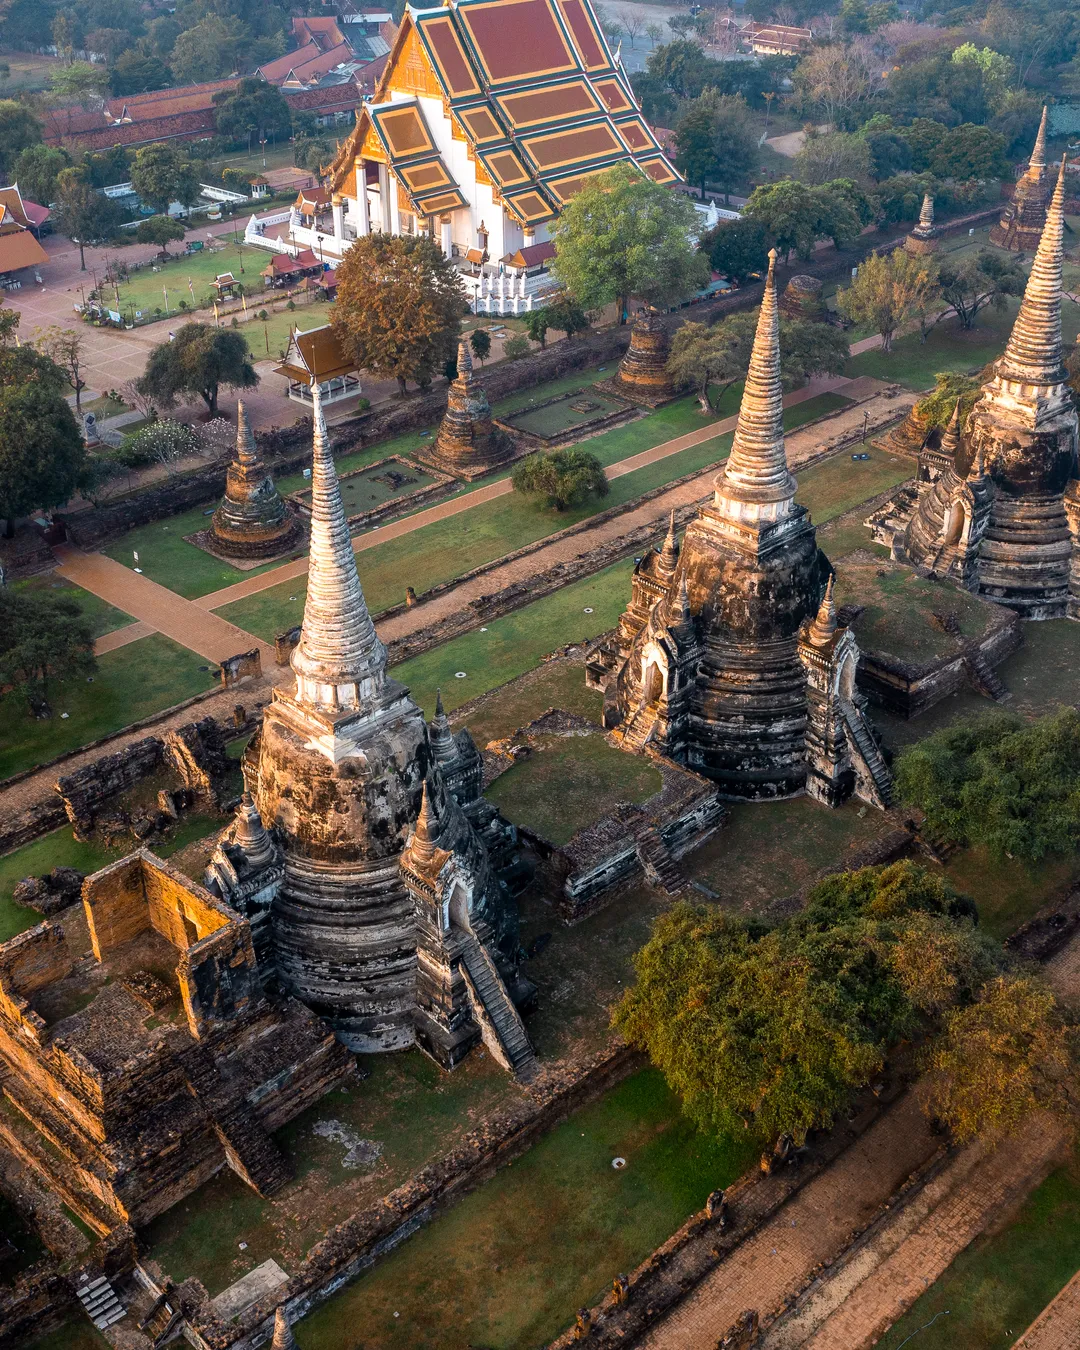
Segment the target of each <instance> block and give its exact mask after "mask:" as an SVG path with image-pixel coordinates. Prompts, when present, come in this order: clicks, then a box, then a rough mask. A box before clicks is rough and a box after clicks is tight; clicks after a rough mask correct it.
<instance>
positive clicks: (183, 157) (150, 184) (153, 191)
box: [131, 141, 200, 216]
mask: <svg viewBox="0 0 1080 1350" xmlns="http://www.w3.org/2000/svg"><path fill="white" fill-rule="evenodd" d="M131 185H132V187H133V188H134V189H135V191H136V192H137V193H138V194H139V198H140V200H142V201H144V202H145V203H146V204H147V206H152V207H153V208H154V210H155V211H156V212H157V213H158V215H161V216H163V215H166V214H167V213H168V210H169V205H170V203H172V202H179V203H180V204H181V206H191V204H192V203H193V202H195V201H196V200H197V199H198V196H199V190H200V189H199V175H198V174H197V172H196V171H195V166H194V164H192V162H191V160H190V159H189V158H188V156H187V154H186V153H185V151H184V150H183V149H182V148H181V147H180V146H179V145H170V144H166V143H165V142H164V141H157V142H155V143H154V144H153V145H145V146H143V148H142V149H141V150H138V151H136V153H135V159H134V162H133V163H132V165H131Z"/></svg>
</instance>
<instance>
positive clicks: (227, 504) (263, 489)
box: [208, 402, 301, 558]
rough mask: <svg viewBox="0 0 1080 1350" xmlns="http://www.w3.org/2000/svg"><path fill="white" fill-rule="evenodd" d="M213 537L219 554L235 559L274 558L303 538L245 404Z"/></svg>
mask: <svg viewBox="0 0 1080 1350" xmlns="http://www.w3.org/2000/svg"><path fill="white" fill-rule="evenodd" d="M208 533H209V536H210V542H211V544H212V547H213V550H214V552H215V553H224V554H225V555H226V556H228V557H230V558H272V557H275V556H276V555H277V554H279V553H284V552H285V551H286V550H287V549H290V548H291V547H292V546H293V544H295V543H296V542H297V541H298V540H299V538H300V535H301V527H300V519H299V517H298V516H297V515H296V514H295V512H292V511H290V510H289V507H288V506H287V505H286V503H285V501H284V500H283V498H282V496H281V493H280V492H278V490H277V488H276V487H275V486H274V480H273V478H272V477H271V476H270V471H269V469H268V468H267V467H266V464H265V463H264V461H263V459H262V457H261V456H260V454H259V452H258V449H257V448H256V446H255V437H254V436H253V435H252V433H251V424H250V423H249V422H248V416H247V409H246V408H245V407H244V405H243V403H242V402H240V403H238V404H237V405H236V454H235V456H234V457H233V461H232V463H231V464H230V465H229V468H228V472H227V473H226V476H225V496H224V497H223V499H222V501H221V505H220V506H219V507H218V509H217V510H216V511H215V512H214V514H213V516H212V517H211V519H210V529H209V531H208Z"/></svg>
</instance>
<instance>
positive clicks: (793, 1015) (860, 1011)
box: [614, 862, 997, 1141]
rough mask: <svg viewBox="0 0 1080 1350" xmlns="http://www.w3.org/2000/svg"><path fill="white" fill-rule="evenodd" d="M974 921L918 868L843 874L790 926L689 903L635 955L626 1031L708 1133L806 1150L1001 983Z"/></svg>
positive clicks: (622, 1010) (622, 1027) (623, 1021)
mask: <svg viewBox="0 0 1080 1350" xmlns="http://www.w3.org/2000/svg"><path fill="white" fill-rule="evenodd" d="M973 913H974V906H973V905H972V904H971V903H970V901H965V900H964V899H963V898H962V897H959V896H957V895H956V894H955V893H954V892H953V891H952V890H951V888H950V887H949V886H948V884H947V883H946V882H945V881H944V880H943V879H942V878H941V877H940V876H939V875H938V874H936V873H931V872H928V871H926V870H925V869H924V868H921V867H918V866H916V865H915V864H913V863H910V862H901V863H896V864H893V866H891V867H886V868H865V869H863V870H861V871H858V872H849V873H842V874H840V875H838V876H835V877H830V878H828V879H827V880H826V881H824V882H822V883H820V884H819V885H818V886H816V887H815V888H814V890H813V891H812V892H811V895H810V898H809V901H808V904H807V906H806V908H805V909H804V910H803V911H802V912H801V913H800V914H798V915H796V916H795V917H794V918H792V919H790V920H788V921H787V922H784V923H781V924H779V925H777V926H776V927H769V926H767V925H765V924H763V923H761V922H760V921H758V920H756V919H752V918H746V917H744V916H742V915H739V914H734V913H732V912H731V911H730V910H727V909H724V908H721V907H720V906H707V905H690V904H686V903H681V904H678V905H676V906H675V907H674V908H673V909H672V910H671V911H669V912H668V913H667V914H665V915H662V916H661V917H660V918H659V919H658V920H657V921H656V923H655V925H654V928H653V935H652V937H651V939H650V940H649V942H648V943H647V944H646V946H645V947H644V948H642V950H641V951H640V952H639V953H638V954H637V956H636V957H635V959H634V970H635V973H636V976H637V982H636V984H635V986H634V987H633V988H632V989H630V990H628V991H627V992H626V993H625V994H624V996H623V998H622V1000H621V1002H620V1003H619V1005H618V1007H617V1008H616V1010H615V1014H614V1023H615V1026H616V1027H617V1028H618V1030H619V1031H621V1032H622V1034H623V1035H624V1036H625V1037H626V1038H627V1040H628V1041H630V1043H631V1044H632V1045H635V1046H638V1047H640V1048H641V1049H644V1050H646V1051H648V1054H649V1056H650V1058H651V1059H652V1061H653V1063H654V1064H656V1065H657V1067H658V1068H660V1069H661V1070H662V1072H663V1073H664V1076H665V1077H666V1078H667V1080H668V1083H669V1084H670V1085H671V1087H672V1088H673V1089H674V1090H675V1091H676V1092H677V1093H678V1094H679V1096H680V1098H681V1099H682V1102H683V1106H684V1108H685V1110H686V1111H687V1113H688V1115H689V1116H690V1117H691V1118H692V1119H693V1120H694V1121H695V1122H696V1123H697V1124H698V1125H699V1126H700V1127H701V1128H703V1129H706V1130H710V1131H715V1132H717V1133H725V1134H726V1133H735V1132H738V1133H742V1132H743V1131H744V1130H745V1129H752V1130H753V1131H754V1132H755V1133H756V1134H757V1135H758V1137H759V1138H761V1139H762V1140H763V1141H769V1140H772V1139H775V1138H776V1137H777V1136H779V1135H782V1134H792V1135H794V1136H795V1138H796V1139H801V1138H802V1137H804V1136H805V1134H806V1132H807V1131H808V1130H810V1129H813V1128H820V1127H825V1126H828V1125H830V1124H831V1123H832V1121H833V1119H834V1118H835V1116H836V1115H837V1113H838V1112H840V1111H841V1110H843V1109H844V1108H845V1107H846V1106H847V1104H848V1102H849V1101H850V1099H851V1096H852V1094H853V1093H854V1091H855V1090H856V1089H858V1088H860V1087H862V1086H864V1085H865V1084H866V1083H868V1082H869V1081H870V1080H871V1078H872V1077H873V1075H875V1074H877V1073H879V1072H880V1070H881V1067H882V1064H883V1061H884V1059H885V1056H886V1054H887V1052H888V1050H889V1049H890V1048H891V1047H892V1046H893V1045H894V1044H896V1042H897V1041H898V1040H900V1039H902V1038H905V1037H909V1036H911V1035H913V1034H915V1033H916V1032H918V1031H919V1030H920V1029H922V1028H924V1027H925V1026H926V1025H927V1023H928V1020H929V1019H933V1018H935V1017H937V1016H939V1015H940V1014H941V1012H942V1011H943V1010H945V1009H947V1008H950V1007H953V1006H956V1005H958V1004H960V1003H962V1002H964V1001H966V1000H968V999H970V998H971V997H972V995H973V993H974V991H975V990H976V989H977V988H979V987H981V985H982V984H983V983H984V982H985V980H986V979H987V978H990V977H992V976H993V974H994V973H995V969H996V964H997V963H996V960H995V954H994V952H993V949H992V948H991V947H989V945H988V944H987V942H986V941H985V940H984V939H982V938H981V937H980V935H979V933H978V930H977V929H976V928H975V927H974V926H973V924H972V921H971V916H972V914H973Z"/></svg>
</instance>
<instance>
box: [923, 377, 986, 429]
mask: <svg viewBox="0 0 1080 1350" xmlns="http://www.w3.org/2000/svg"><path fill="white" fill-rule="evenodd" d="M985 378H986V376H985V375H979V376H971V375H963V374H961V373H960V372H959V371H954V370H948V371H944V372H942V373H941V374H940V375H938V376H936V381H937V382H936V384H935V386H934V388H933V390H932V391H931V392H930V393H929V394H927V395H926V396H925V398H921V399H920V400H919V402H918V403H916V405H915V412H916V414H917V415H918V417H919V419H920V421H921V422H922V423H923V424H924V425H925V426H926V427H940V428H941V429H942V430H944V429H945V427H947V426H948V425H949V422H950V420H951V418H952V415H953V413H954V412H955V411H956V401H957V399H959V400H960V422H961V425H962V424H963V423H965V422H966V421H967V417H968V413H970V412H971V410H972V408H973V407H974V406H975V400H976V399H977V398H978V397H979V394H980V393H981V392H982V384H983V380H984V379H985Z"/></svg>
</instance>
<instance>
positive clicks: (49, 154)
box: [11, 145, 71, 206]
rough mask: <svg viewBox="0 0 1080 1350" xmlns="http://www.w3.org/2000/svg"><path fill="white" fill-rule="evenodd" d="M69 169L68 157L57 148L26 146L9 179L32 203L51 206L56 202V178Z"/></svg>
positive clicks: (61, 149) (60, 148)
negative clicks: (16, 184)
mask: <svg viewBox="0 0 1080 1350" xmlns="http://www.w3.org/2000/svg"><path fill="white" fill-rule="evenodd" d="M70 167H71V156H70V155H69V154H68V152H67V151H66V150H64V149H63V148H62V147H60V146H58V145H28V146H27V147H26V149H25V150H20V151H19V154H18V156H17V157H16V159H15V163H14V164H13V165H12V166H11V177H12V180H13V181H14V182H16V183H18V185H19V190H20V192H21V193H22V195H23V196H24V197H26V198H28V199H29V200H30V201H32V202H40V203H41V204H42V205H43V206H50V205H51V204H52V203H53V202H54V201H55V200H56V191H57V181H56V180H57V176H58V175H59V174H60V173H61V172H62V170H64V169H67V168H70Z"/></svg>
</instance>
